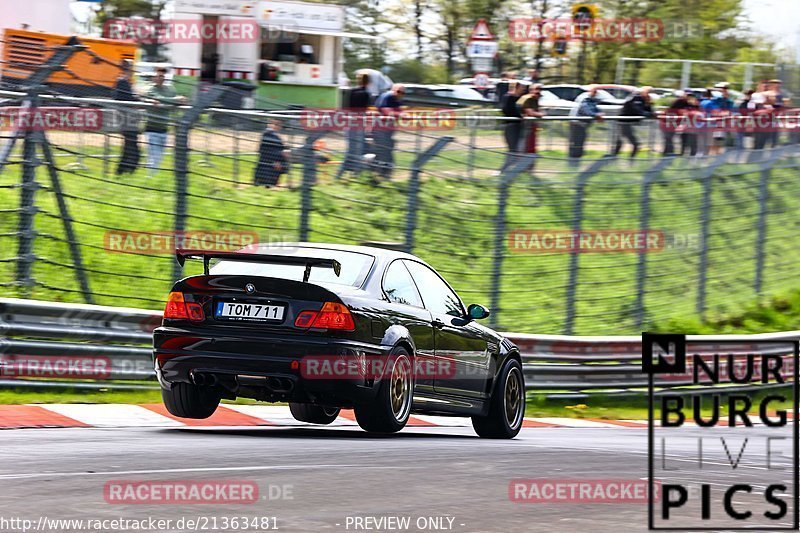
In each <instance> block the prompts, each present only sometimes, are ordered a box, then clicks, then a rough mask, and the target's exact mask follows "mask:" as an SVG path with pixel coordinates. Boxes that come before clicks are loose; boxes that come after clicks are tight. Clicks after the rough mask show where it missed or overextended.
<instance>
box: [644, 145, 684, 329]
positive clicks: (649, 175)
mask: <svg viewBox="0 0 800 533" xmlns="http://www.w3.org/2000/svg"><path fill="white" fill-rule="evenodd" d="M673 159H674V158H672V157H666V158H664V159H662V160H661V161H659V162H658V163H656V164H655V165H653V166H652V167H651V168H650V169H648V170H647V172H646V173H645V175H644V178H643V179H642V197H641V202H642V203H641V211H640V214H639V229H638V231H640V232H647V231H649V230H650V189H651V187H652V186H653V182H654V181H655V180H656V178H658V176H659V175H661V172H663V170H664V169H665V168H667V167H668V166H669V165H671V164H672V161H673ZM646 281H647V250H646V249H644V250H640V251H639V262H638V264H637V266H636V306H635V307H634V309H635V313H636V316H635V320H636V328H637V329H638V330H639V331H641V329H642V327H643V325H644V314H645V311H644V293H645V284H646Z"/></svg>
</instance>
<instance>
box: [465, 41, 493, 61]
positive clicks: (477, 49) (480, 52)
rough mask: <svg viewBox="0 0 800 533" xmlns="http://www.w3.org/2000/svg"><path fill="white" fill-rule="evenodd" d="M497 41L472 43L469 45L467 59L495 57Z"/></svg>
mask: <svg viewBox="0 0 800 533" xmlns="http://www.w3.org/2000/svg"><path fill="white" fill-rule="evenodd" d="M497 49H498V45H497V41H470V42H468V43H467V57H490V58H491V57H494V56H495V55H497Z"/></svg>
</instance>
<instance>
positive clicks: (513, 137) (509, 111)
mask: <svg viewBox="0 0 800 533" xmlns="http://www.w3.org/2000/svg"><path fill="white" fill-rule="evenodd" d="M526 87H527V85H525V84H524V83H520V82H517V83H515V84H514V85H513V86H512V87H511V89H510V90H509V92H508V93H506V94H505V96H503V102H502V105H501V107H500V109H501V111H502V113H503V116H504V117H508V118H509V119H510V120H506V121H505V129H504V134H505V139H506V146H508V151H509V152H511V153H515V152H518V151H519V140H520V136H521V135H522V120H521V118H522V114H521V113H520V110H519V106H517V101H518V100H519V99H520V97H522V95H523V94H525V89H526Z"/></svg>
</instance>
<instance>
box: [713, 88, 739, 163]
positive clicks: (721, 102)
mask: <svg viewBox="0 0 800 533" xmlns="http://www.w3.org/2000/svg"><path fill="white" fill-rule="evenodd" d="M714 88H715V89H717V90H718V91H719V94H718V95H717V96H715V97H714V108H715V113H716V116H717V117H719V118H721V119H722V120H721V121H718V122H716V123H715V124H714V126H715V128H714V130H715V131H714V146H715V147H716V152H717V153H719V152H721V151H722V147H723V146H725V145H726V144H727V143H726V140H727V139H728V137H729V136H730V133H729V132H728V131H727V130H728V128H726V127H724V126H725V125H726V124H729V123H730V121H729V120H728V119H729V117H730V116H731V115H733V114H734V112H735V111H736V107H735V106H734V104H733V99H731V97H730V93H729V91H728V83H727V82H721V83H718V84H716V85H715V86H714ZM733 139H734V141H733V145H734V146H735V145H736V142H737V141H736V138H735V137H733Z"/></svg>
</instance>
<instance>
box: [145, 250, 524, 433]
mask: <svg viewBox="0 0 800 533" xmlns="http://www.w3.org/2000/svg"><path fill="white" fill-rule="evenodd" d="M177 255H178V261H179V262H180V263H181V264H183V263H184V261H185V260H186V259H199V260H202V261H203V263H204V273H203V274H202V275H196V276H190V277H187V278H184V279H182V280H180V281H178V282H176V283H175V285H174V286H173V288H172V291H171V292H170V294H169V297H168V300H167V305H166V309H165V311H164V319H163V323H162V325H161V327H159V328H157V329H156V330H155V333H154V337H153V342H154V351H153V354H154V362H155V367H156V373H157V375H158V379H159V382H160V384H161V388H162V394H163V398H164V403H165V405H166V407H167V409H168V410H169V411H170V412H171V413H172V414H174V415H176V416H179V417H184V418H207V417H209V416H211V415H212V414H213V413H214V411H215V410H216V408H217V406H218V405H219V402H220V400H221V399H223V398H224V399H235V398H237V397H244V398H253V399H256V400H262V401H267V402H289V406H290V409H291V412H292V415H293V416H294V417H295V418H296V419H298V420H300V421H304V422H312V423H319V424H329V423H331V422H333V421H334V420H335V419H336V418H337V416H338V414H339V409H341V408H352V409H354V410H355V416H356V420H357V421H358V424H359V425H360V426H361V427H362V428H363V429H365V430H367V431H371V432H380V433H391V432H396V431H399V430H401V429H402V428H403V427H404V426H405V424H406V422H407V421H408V417H409V415H410V414H411V413H421V414H435V415H450V416H465V417H471V418H472V424H473V426H474V428H475V431H476V432H477V433H478V435H480V436H482V437H490V438H513V437H514V436H516V435H517V433H519V430H520V428H521V427H522V422H523V417H524V413H525V386H524V380H523V373H522V362H521V358H520V354H519V350H518V349H517V347H516V346H515V345H514V344H513V343H512V342H511V341H509V340H507V339H505V338H504V337H503V336H501V335H500V334H498V333H497V332H495V331H494V330H492V329H489V328H487V327H485V326H483V325H481V324H479V323H478V322H477V321H478V320H480V319H483V318H486V317H487V316H489V311H488V310H487V309H486V308H485V307H483V306H481V305H477V304H472V305H470V306H469V307H465V306H464V304H463V303H462V301H461V299H460V298H459V297H458V295H457V294H456V293H455V291H454V290H453V289H452V288H451V287H450V285H448V283H447V282H446V281H445V280H444V279H443V278H442V277H441V276H440V275H439V274H438V273H437V272H436V271H435V270H433V268H431V267H430V266H429V265H427V264H426V263H425V262H424V261H422V260H421V259H419V258H417V257H415V256H413V255H410V254H406V253H402V252H397V251H393V250H387V249H382V248H371V247H364V246H344V245H338V244H337V245H334V244H312V243H298V244H292V245H287V244H282V245H279V246H268V245H258V246H256V247H252V248H249V249H245V250H241V251H238V252H189V251H181V252H178V254H177Z"/></svg>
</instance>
